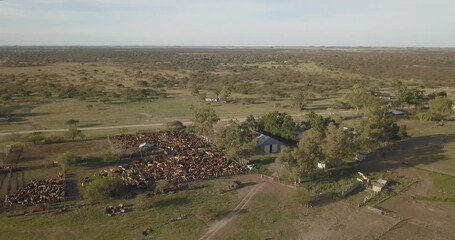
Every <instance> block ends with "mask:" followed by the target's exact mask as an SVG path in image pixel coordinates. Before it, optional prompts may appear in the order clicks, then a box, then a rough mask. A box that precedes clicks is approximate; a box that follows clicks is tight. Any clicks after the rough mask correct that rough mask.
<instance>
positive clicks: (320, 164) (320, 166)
mask: <svg viewBox="0 0 455 240" xmlns="http://www.w3.org/2000/svg"><path fill="white" fill-rule="evenodd" d="M325 167H326V164H325V163H318V168H319V169H325Z"/></svg>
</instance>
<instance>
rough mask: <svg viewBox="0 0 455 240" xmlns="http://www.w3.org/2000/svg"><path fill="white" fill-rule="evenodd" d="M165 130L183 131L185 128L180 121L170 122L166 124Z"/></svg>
mask: <svg viewBox="0 0 455 240" xmlns="http://www.w3.org/2000/svg"><path fill="white" fill-rule="evenodd" d="M166 128H167V129H168V130H182V129H185V128H186V127H185V125H183V123H182V122H180V121H172V122H168V123H166Z"/></svg>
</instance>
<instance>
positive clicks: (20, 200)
mask: <svg viewBox="0 0 455 240" xmlns="http://www.w3.org/2000/svg"><path fill="white" fill-rule="evenodd" d="M64 199H65V188H64V183H63V179H61V178H60V179H45V180H36V179H34V180H32V181H31V182H30V183H28V184H27V185H25V187H23V188H20V189H18V190H17V191H15V192H13V193H12V194H11V195H8V196H6V197H5V200H4V203H3V205H4V206H5V207H12V206H16V205H23V206H30V205H35V204H39V203H49V202H60V201H63V200H64Z"/></svg>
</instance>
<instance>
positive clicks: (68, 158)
mask: <svg viewBox="0 0 455 240" xmlns="http://www.w3.org/2000/svg"><path fill="white" fill-rule="evenodd" d="M80 162H82V157H80V156H78V155H76V154H74V153H70V152H66V153H64V154H63V155H62V156H61V157H60V164H61V165H62V166H63V167H64V168H67V167H69V166H71V165H74V164H77V163H80Z"/></svg>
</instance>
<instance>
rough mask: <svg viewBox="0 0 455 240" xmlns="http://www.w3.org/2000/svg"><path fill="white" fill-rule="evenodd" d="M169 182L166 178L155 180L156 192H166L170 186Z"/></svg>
mask: <svg viewBox="0 0 455 240" xmlns="http://www.w3.org/2000/svg"><path fill="white" fill-rule="evenodd" d="M168 185H169V183H168V182H167V181H166V180H158V181H156V182H155V187H154V190H153V191H154V193H155V194H159V193H164V192H165V191H166V189H167V187H168Z"/></svg>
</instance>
